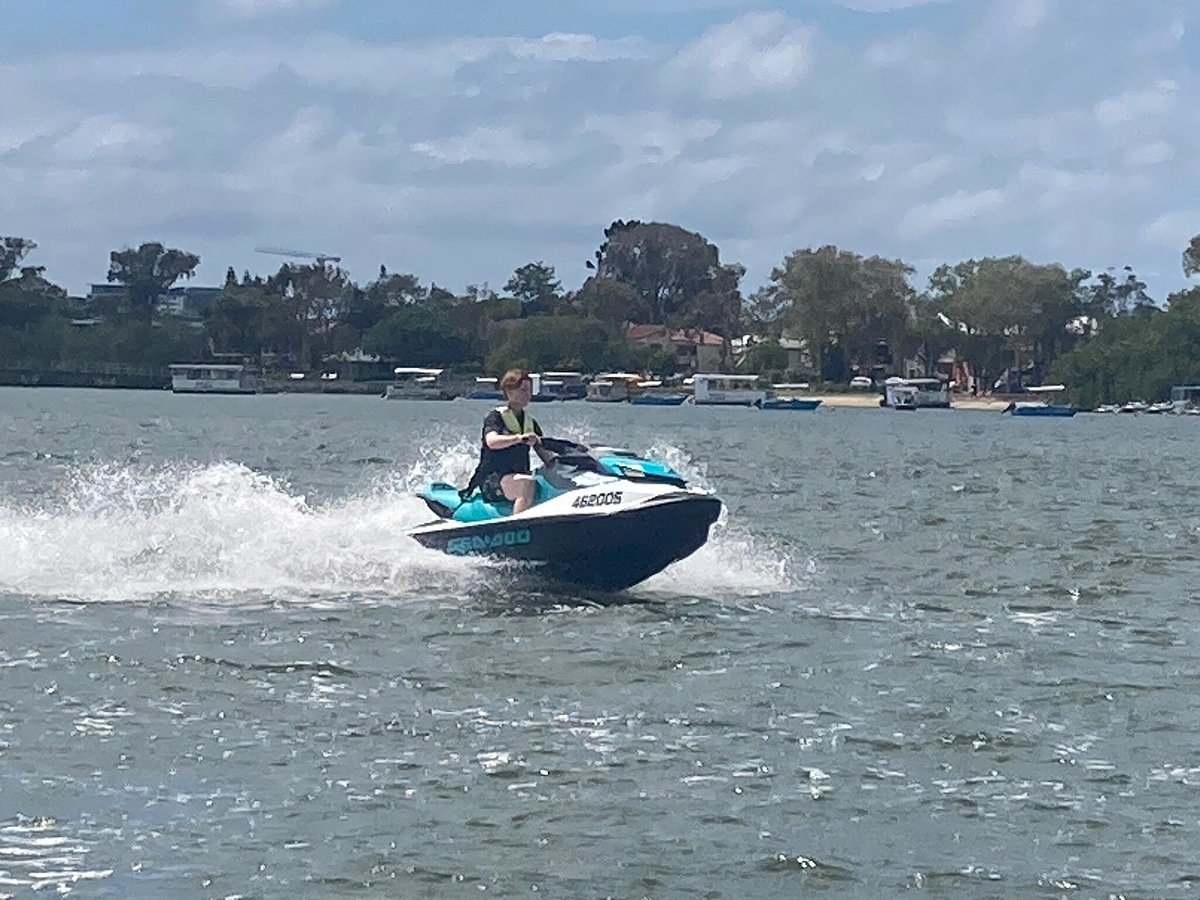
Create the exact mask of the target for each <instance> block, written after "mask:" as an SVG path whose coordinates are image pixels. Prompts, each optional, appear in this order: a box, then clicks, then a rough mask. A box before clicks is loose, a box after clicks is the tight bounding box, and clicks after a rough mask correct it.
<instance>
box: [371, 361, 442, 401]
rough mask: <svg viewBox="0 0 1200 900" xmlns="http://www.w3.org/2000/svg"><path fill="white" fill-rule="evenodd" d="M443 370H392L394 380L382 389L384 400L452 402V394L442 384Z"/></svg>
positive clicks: (403, 367) (397, 368)
mask: <svg viewBox="0 0 1200 900" xmlns="http://www.w3.org/2000/svg"><path fill="white" fill-rule="evenodd" d="M443 371H444V370H443V369H422V368H416V367H413V366H398V367H396V368H395V369H393V370H392V374H393V375H395V376H396V380H395V381H394V382H392V383H391V384H389V385H388V386H387V388H385V389H384V392H383V396H384V399H385V400H453V399H454V394H453V392H452V391H450V390H448V389H447V388H446V386H445V385H444V384H443V383H442V380H441V378H442V372H443Z"/></svg>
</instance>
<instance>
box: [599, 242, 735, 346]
mask: <svg viewBox="0 0 1200 900" xmlns="http://www.w3.org/2000/svg"><path fill="white" fill-rule="evenodd" d="M587 265H588V267H589V268H591V269H594V270H595V272H596V275H595V277H596V278H597V279H599V280H612V281H619V282H623V283H625V284H627V285H629V286H630V287H631V288H633V290H634V292H635V293H636V294H637V296H638V297H639V298H640V299H641V301H642V302H643V304H644V305H645V308H646V311H647V315H648V318H649V321H650V322H651V323H653V324H667V323H668V322H670V321H671V320H672V318H673V317H675V316H677V315H678V314H680V313H681V312H683V311H684V308H685V307H686V306H687V305H688V304H689V303H690V302H691V301H693V300H694V299H695V298H697V297H699V296H700V295H701V294H704V293H705V292H710V291H714V290H717V291H720V290H721V288H720V286H719V285H718V284H717V283H718V282H719V281H725V280H728V279H729V278H730V277H733V278H734V280H735V281H736V280H737V279H738V278H740V277H741V272H744V270H740V267H736V268H734V269H731V270H729V271H725V272H723V271H722V265H721V254H720V251H719V250H718V248H717V247H716V246H715V245H714V244H710V243H709V242H708V241H707V240H705V239H704V238H703V237H702V236H700V235H699V234H697V233H696V232H694V231H687V230H686V229H684V228H681V227H679V226H678V225H670V224H665V223H662V222H638V221H630V222H625V221H622V220H620V219H618V220H617V221H615V222H613V223H612V224H611V225H610V226H609V227H608V228H606V229H604V242H603V243H602V244H601V245H600V248H599V249H598V250H597V251H596V253H595V262H592V261H590V260H589V261H588V263H587Z"/></svg>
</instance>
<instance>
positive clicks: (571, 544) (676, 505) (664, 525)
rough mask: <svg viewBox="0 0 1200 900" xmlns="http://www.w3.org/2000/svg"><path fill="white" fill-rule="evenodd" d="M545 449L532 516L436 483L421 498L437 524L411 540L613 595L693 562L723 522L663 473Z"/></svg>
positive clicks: (613, 451) (604, 455)
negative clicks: (511, 563)
mask: <svg viewBox="0 0 1200 900" xmlns="http://www.w3.org/2000/svg"><path fill="white" fill-rule="evenodd" d="M542 446H543V447H545V448H546V449H548V450H550V451H551V452H552V453H554V454H555V457H554V459H553V460H552V461H551V462H550V463H548V464H546V465H545V466H543V467H542V468H541V469H539V470H537V471H536V472H535V473H534V476H535V480H536V482H537V493H536V497H535V502H534V505H533V506H531V507H530V508H529V509H527V510H525V511H524V512H522V513H520V514H516V515H514V514H513V511H512V504H511V503H491V502H489V501H487V500H486V499H484V497H483V496H482V495H481V494H480V493H479V492H478V491H474V492H472V493H470V494H467V493H466V492H463V491H460V490H459V489H458V488H456V487H455V486H453V485H450V484H444V483H442V482H435V483H434V484H431V485H429V486H428V487H427V488H425V490H423V491H421V492H420V497H421V499H423V500H424V501H425V503H426V505H428V506H429V508H430V509H431V510H433V512H434V513H436V514H437V515H438V517H439V518H438V520H437V521H434V522H430V523H428V524H426V525H422V526H420V527H418V528H415V529H413V530H412V531H411V532H409V533H410V534H411V535H412V536H413V537H414V538H416V539H417V540H418V541H420V542H421V543H422V544H423V545H425V546H426V547H430V548H433V549H437V550H442V551H444V552H446V553H450V554H453V555H456V556H466V555H481V556H489V557H496V558H499V559H503V560H511V561H514V562H516V563H519V564H521V566H522V567H523V568H525V567H528V568H529V569H532V570H534V571H535V572H536V573H537V575H538V576H539V577H541V578H547V579H550V580H553V581H560V582H566V583H570V584H572V585H578V586H583V587H590V588H599V589H602V590H614V591H615V590H622V589H624V588H627V587H630V586H632V585H635V584H637V583H638V582H640V581H645V580H646V579H647V578H649V577H650V576H651V575H656V574H658V573H659V572H661V571H662V570H663V569H665V568H666V567H667V566H669V565H670V564H671V563H673V562H676V561H678V560H681V559H683V558H684V557H686V556H690V555H691V554H692V553H694V552H696V550H698V549H699V548H700V547H701V546H703V545H704V542H705V541H707V540H708V529H709V526H711V525H712V524H713V522H715V521H716V520H717V516H718V515H720V512H721V501H720V500H719V499H717V497H716V496H714V495H713V494H712V493H710V492H708V491H704V490H700V489H699V488H694V487H688V486H687V483H686V482H685V480H684V479H683V477H682V476H681V475H680V474H679V473H678V472H676V471H675V470H674V469H672V468H671V467H670V466H667V465H665V464H663V463H660V462H656V461H654V460H650V459H645V458H644V457H641V456H638V455H637V454H635V453H633V452H631V451H629V450H622V449H618V448H613V447H596V448H588V447H585V446H583V445H582V444H576V443H573V442H571V441H563V440H558V439H555V438H543V440H542Z"/></svg>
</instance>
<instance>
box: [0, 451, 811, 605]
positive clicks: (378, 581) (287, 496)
mask: <svg viewBox="0 0 1200 900" xmlns="http://www.w3.org/2000/svg"><path fill="white" fill-rule="evenodd" d="M652 452H653V455H654V456H655V457H656V458H660V459H664V460H665V461H667V462H668V463H669V464H670V465H672V466H673V467H675V468H676V469H677V470H678V471H680V472H681V473H682V474H683V475H684V476H685V477H687V478H688V479H689V481H690V482H692V483H694V484H698V485H701V486H704V487H708V486H709V485H708V483H707V481H706V479H705V477H704V471H703V467H702V466H701V465H700V464H698V463H696V462H695V461H694V460H692V459H691V458H690V457H688V456H687V455H686V454H685V453H684V452H683V451H681V450H679V449H678V448H674V447H670V446H662V447H655V448H652ZM476 459H477V450H476V448H475V447H474V445H473V444H471V443H469V442H467V441H465V440H463V441H460V442H459V443H457V444H454V445H452V446H451V447H450V448H449V449H444V448H441V449H439V448H434V447H432V446H431V447H427V448H423V449H421V451H420V452H419V455H418V458H417V459H416V460H415V462H413V463H412V464H411V465H409V466H408V467H407V469H404V470H401V471H397V472H395V473H392V474H391V475H389V476H386V477H384V478H381V479H379V480H378V481H376V482H375V483H373V484H371V485H368V486H367V487H366V488H365V489H364V490H363V491H362V492H361V493H359V494H356V495H353V496H349V497H346V498H343V499H340V500H337V501H332V502H324V503H310V502H309V500H308V499H307V498H306V497H305V496H304V495H303V494H300V493H296V492H294V491H292V490H291V489H290V486H289V485H287V484H286V483H281V482H280V481H278V480H276V479H273V478H271V477H268V476H266V475H263V474H261V473H258V472H255V471H253V470H252V469H250V468H248V467H246V466H244V465H241V464H238V463H232V462H223V463H216V464H208V465H204V464H199V463H187V464H185V463H176V464H168V465H161V466H157V467H138V466H121V465H115V464H110V465H102V466H96V467H91V468H86V469H78V470H75V471H72V472H70V473H68V475H67V476H66V478H65V479H64V480H63V481H62V482H61V483H60V484H59V486H58V489H57V491H56V492H55V493H54V494H52V495H51V496H50V497H49V498H47V499H46V500H44V501H42V502H41V503H38V504H26V505H21V506H13V505H5V504H4V502H3V501H2V500H0V546H2V547H4V548H5V549H6V551H7V552H6V553H5V554H4V559H3V561H2V562H0V592H9V593H17V594H24V595H27V596H34V597H54V598H66V599H71V600H78V601H101V602H103V601H129V600H145V599H150V598H158V597H172V596H186V597H193V598H195V597H199V598H203V599H206V600H210V601H229V600H232V601H236V602H244V598H245V597H246V596H247V595H259V596H263V597H266V598H268V599H270V600H273V601H274V600H279V599H283V600H285V601H291V602H297V601H299V602H307V601H311V600H312V599H313V598H319V597H329V596H331V595H333V596H338V595H344V594H352V595H362V594H372V595H384V596H387V597H390V598H401V599H404V598H412V599H418V598H427V597H429V596H431V595H440V596H461V595H462V594H464V593H468V592H470V590H471V589H472V588H474V587H476V586H477V585H478V584H479V583H480V577H481V576H483V577H485V578H487V577H489V576H488V574H487V573H488V568H489V564H488V563H487V562H486V561H483V560H478V559H465V558H458V557H451V556H446V555H444V554H441V553H438V552H435V551H431V550H427V549H425V548H423V547H421V546H420V545H419V544H418V543H417V542H416V541H413V540H411V539H410V538H408V536H407V535H406V531H407V530H408V529H410V528H413V527H415V526H417V525H419V524H422V523H424V522H427V521H428V520H429V518H430V514H429V511H428V510H427V509H426V507H425V505H424V504H423V503H422V502H421V500H419V499H418V498H417V497H415V496H414V494H415V492H416V490H417V489H419V488H420V487H422V486H423V485H425V484H427V483H428V482H430V481H446V482H448V483H451V484H464V483H466V481H467V479H468V478H469V476H470V473H471V471H472V470H473V468H474V466H475V462H476ZM726 518H727V515H726V514H725V513H722V517H721V521H719V522H718V524H717V525H716V526H715V527H714V530H713V536H712V539H711V540H710V542H709V543H708V544H707V545H706V546H705V547H703V548H702V549H701V550H700V551H699V552H698V553H696V554H695V555H694V556H692V557H690V558H688V559H687V560H683V561H682V562H680V563H677V564H675V565H674V566H672V567H671V568H670V569H668V570H667V571H666V572H664V573H662V574H660V575H658V576H656V577H655V578H653V579H651V580H650V581H649V582H647V584H646V585H645V587H644V589H642V590H644V591H649V592H650V593H652V594H655V595H661V594H681V593H682V594H686V595H690V596H718V597H723V596H745V595H748V594H749V595H761V594H766V593H774V592H780V591H786V590H790V589H794V588H795V586H796V582H795V579H794V578H793V577H792V575H791V574H790V573H789V561H788V557H787V554H786V553H783V552H781V550H780V549H779V548H763V547H761V546H760V545H759V544H758V543H757V542H756V541H755V540H754V539H753V538H751V537H750V536H748V535H745V534H742V533H740V532H738V531H737V530H736V529H734V528H732V527H730V525H729V523H728V522H727V521H726Z"/></svg>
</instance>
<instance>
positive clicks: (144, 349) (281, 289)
mask: <svg viewBox="0 0 1200 900" xmlns="http://www.w3.org/2000/svg"><path fill="white" fill-rule="evenodd" d="M35 247H36V245H35V244H34V243H33V242H32V241H30V240H28V239H25V238H17V237H9V238H0V361H2V364H3V365H14V364H18V363H21V364H27V365H46V366H50V365H64V364H70V363H91V362H108V363H127V364H140V365H150V366H162V365H165V364H166V363H168V362H178V361H199V360H201V359H204V358H208V357H210V356H211V355H212V354H214V353H225V354H242V355H244V356H246V357H249V358H254V359H274V360H278V361H279V364H280V365H286V366H287V367H288V368H290V369H296V368H299V369H303V370H307V371H315V370H317V369H319V368H322V367H323V365H324V361H326V360H328V359H329V358H330V357H332V356H336V355H339V354H343V353H346V354H349V353H351V352H353V351H358V350H361V351H363V352H364V353H366V354H372V355H377V356H379V357H381V358H383V359H386V360H391V361H394V362H396V363H402V364H406V365H437V366H448V367H452V368H456V369H458V370H460V371H463V372H468V371H476V372H480V371H485V372H496V371H500V370H503V369H504V368H507V367H509V366H510V365H514V364H523V365H526V366H528V367H530V368H532V369H552V368H570V369H580V370H583V371H600V370H605V369H617V368H621V369H641V370H645V371H653V372H656V373H660V374H672V372H673V370H674V367H675V364H676V358H675V355H674V353H673V352H672V349H671V348H669V347H668V348H666V349H654V348H650V347H645V346H640V345H635V344H631V343H629V342H628V341H627V340H626V339H625V329H626V327H627V325H628V324H629V323H631V322H633V323H649V324H658V325H663V326H665V327H666V328H668V329H670V330H677V331H681V332H683V333H685V334H689V333H690V334H693V335H694V334H698V333H699V332H701V331H707V332H712V333H716V334H718V335H720V336H721V337H722V338H723V340H724V345H723V347H722V353H721V365H722V368H726V369H732V368H733V367H734V365H735V363H736V362H737V361H736V360H735V358H734V356H733V353H732V346H731V341H732V340H733V339H734V338H735V337H738V336H741V335H744V334H751V335H754V336H755V337H756V341H755V343H754V345H753V348H752V349H751V350H750V351H749V352H748V353H747V354H746V355H745V357H744V358H743V359H742V360H741V361H740V370H743V371H751V372H754V371H758V372H764V373H768V374H770V375H771V376H773V377H800V378H808V379H814V380H818V381H825V382H830V383H844V382H845V381H846V380H848V378H849V377H850V375H852V374H863V373H866V374H875V375H881V374H888V375H890V374H893V373H897V372H898V373H900V374H908V373H907V371H904V368H905V365H906V363H905V361H908V362H907V365H908V366H909V367H911V365H912V364H914V363H915V364H916V365H918V366H919V367H920V368H922V369H924V371H923V372H922V373H921V374H929V373H931V372H932V371H933V369H934V366H935V365H936V363H937V362H938V360H940V359H943V358H946V357H947V355H948V354H949V355H952V356H953V357H954V358H956V359H957V360H960V361H963V362H965V363H966V364H968V365H969V367H970V370H971V371H972V373H973V374H974V377H975V378H976V379H977V381H978V382H979V383H981V384H985V385H991V384H993V383H998V384H1001V385H1002V386H1003V387H1005V388H1009V389H1017V388H1019V387H1020V386H1028V385H1030V384H1038V383H1041V382H1043V381H1045V380H1062V381H1063V382H1065V383H1066V384H1067V385H1068V388H1069V389H1070V390H1071V391H1072V393H1073V394H1074V395H1075V397H1076V398H1077V399H1078V400H1079V401H1080V402H1083V403H1085V404H1096V403H1100V402H1118V401H1123V400H1127V399H1149V398H1154V397H1161V396H1165V394H1166V392H1167V390H1169V388H1170V387H1171V386H1172V385H1174V384H1182V383H1196V382H1200V287H1192V288H1190V289H1187V290H1184V291H1180V292H1178V293H1175V294H1172V295H1171V296H1170V297H1168V298H1165V300H1163V301H1162V302H1155V301H1154V300H1153V299H1152V298H1151V297H1150V296H1149V295H1148V294H1147V292H1146V285H1145V283H1144V282H1143V281H1141V280H1140V279H1139V278H1138V277H1137V274H1136V273H1135V272H1134V271H1133V270H1132V269H1131V268H1129V267H1127V266H1126V267H1124V268H1114V269H1110V270H1106V271H1102V272H1098V273H1092V272H1089V271H1087V270H1084V269H1078V268H1075V269H1067V268H1065V267H1064V266H1062V265H1058V264H1050V265H1042V264H1035V263H1032V262H1030V261H1028V260H1026V259H1024V258H1022V257H1020V256H1011V257H986V258H982V259H970V260H964V261H961V262H958V263H954V264H946V265H942V266H939V267H938V268H937V269H936V270H935V271H934V272H933V274H932V275H931V276H930V277H929V279H928V284H927V285H926V286H925V288H924V290H917V289H916V288H915V287H914V286H913V275H914V270H913V268H912V267H911V266H909V265H908V264H907V263H905V262H904V261H903V260H898V259H886V258H883V257H879V256H864V255H861V254H858V253H854V252H852V251H849V250H844V249H841V248H838V247H835V246H822V247H810V248H805V249H798V250H796V251H794V252H792V253H790V254H788V255H787V256H786V257H784V259H783V260H782V261H781V262H780V264H779V265H778V266H776V267H775V268H774V270H773V271H772V273H771V277H770V279H769V281H768V283H767V284H766V285H763V286H762V287H760V288H758V289H757V290H755V291H754V292H753V293H750V294H743V291H742V279H743V278H744V276H745V268H744V267H743V266H741V265H738V264H736V263H725V262H722V260H721V256H720V251H719V249H718V248H717V247H716V245H714V244H712V243H711V242H709V241H708V240H707V239H705V238H704V237H703V236H702V235H700V234H698V233H696V232H693V231H688V230H686V229H684V228H682V227H680V226H678V225H674V224H667V223H658V222H641V221H636V220H631V221H624V220H618V221H615V222H613V223H612V224H611V225H610V226H609V227H608V228H606V229H604V232H603V240H602V241H601V242H600V243H599V246H598V248H597V249H596V250H595V252H594V253H593V255H592V257H591V258H590V259H588V260H586V261H585V265H586V267H587V269H588V273H589V274H588V277H587V278H586V280H585V281H584V282H583V284H582V285H581V286H580V287H579V288H578V289H577V290H574V291H567V290H564V289H563V287H562V284H561V282H560V280H559V279H558V277H557V275H556V272H555V269H554V267H553V266H550V265H547V264H546V263H544V262H542V261H537V262H530V263H528V264H526V265H523V266H521V267H519V268H518V269H516V270H515V271H514V272H513V274H512V277H511V278H509V279H508V281H507V282H506V283H505V285H504V287H503V289H502V291H500V292H496V291H492V290H490V289H489V288H488V287H487V286H486V285H469V286H468V287H467V288H466V289H465V290H464V291H462V292H455V291H451V290H448V289H446V288H444V287H442V286H439V285H436V284H434V283H429V284H424V283H423V282H422V281H421V280H420V278H419V277H418V276H417V275H414V274H402V273H395V272H389V271H388V270H387V269H386V268H385V267H383V266H381V267H380V269H379V273H378V276H377V277H376V278H374V279H373V280H371V281H369V282H367V283H366V284H359V283H357V282H355V281H354V280H353V279H351V278H350V276H349V274H348V273H347V272H346V271H345V270H343V269H341V268H340V267H339V266H337V265H335V264H331V263H330V262H328V261H326V260H318V261H317V262H314V263H310V264H297V263H288V264H284V265H281V266H280V268H279V269H278V271H276V272H274V273H272V274H267V275H263V274H252V273H250V272H248V271H247V272H243V273H242V274H241V275H240V276H239V275H238V274H237V273H236V272H235V271H233V269H229V270H228V272H227V274H226V278H225V283H224V286H223V288H222V290H221V292H220V295H219V297H218V298H217V300H216V301H215V303H214V304H213V305H212V307H211V308H210V309H209V310H208V311H207V313H206V316H205V318H204V320H203V326H202V327H201V328H196V327H194V326H189V325H188V324H186V323H184V322H181V321H179V320H177V319H174V318H171V317H167V316H163V315H161V314H160V313H159V310H158V303H159V298H161V297H162V296H163V294H164V293H165V292H166V291H167V290H168V289H169V288H171V287H172V286H173V285H175V284H176V283H178V282H179V281H180V280H181V279H188V278H191V277H192V276H194V274H195V270H196V267H197V266H198V265H199V263H200V259H199V257H198V256H196V255H195V254H192V253H189V252H186V251H183V250H179V249H173V248H168V247H165V246H164V245H162V244H159V243H147V244H142V245H141V246H139V247H137V248H125V249H121V250H115V251H113V252H112V253H111V254H110V259H109V270H108V274H107V277H108V280H109V281H110V282H112V283H114V284H118V285H121V286H122V287H123V290H122V291H121V292H119V295H118V296H116V297H112V298H107V299H105V300H102V301H98V302H97V303H96V304H88V305H85V304H83V303H82V302H81V301H80V300H79V299H74V298H71V297H69V296H68V295H67V292H66V291H64V290H63V289H62V288H61V287H59V286H57V285H55V284H54V283H52V282H51V281H50V280H48V279H47V278H46V275H45V270H44V268H42V267H38V266H27V265H24V264H23V263H24V260H25V258H26V256H27V255H28V254H29V253H30V252H31V251H32V250H33V249H34V248H35ZM1183 269H1184V272H1185V274H1186V275H1188V276H1193V275H1197V274H1200V235H1197V236H1196V237H1195V238H1193V239H1192V241H1191V242H1190V243H1189V245H1188V247H1187V248H1185V250H1184V251H1183ZM81 321H84V322H87V323H89V324H88V325H87V326H86V327H82V326H81V324H80V323H81ZM72 323H75V324H72ZM785 339H791V340H793V341H799V342H800V345H801V346H802V347H803V348H804V352H803V354H802V355H801V359H802V362H801V363H800V364H799V368H798V370H796V369H795V368H793V370H792V371H785V370H786V369H788V367H789V360H793V361H794V359H795V356H794V355H793V356H789V354H788V353H787V352H786V351H785V350H784V347H785V344H786V340H785ZM794 366H795V363H794V362H793V367H794Z"/></svg>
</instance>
